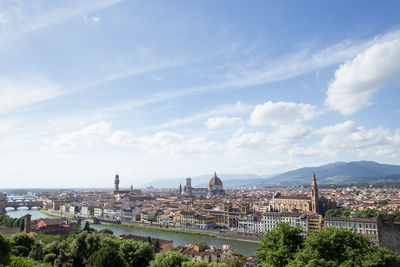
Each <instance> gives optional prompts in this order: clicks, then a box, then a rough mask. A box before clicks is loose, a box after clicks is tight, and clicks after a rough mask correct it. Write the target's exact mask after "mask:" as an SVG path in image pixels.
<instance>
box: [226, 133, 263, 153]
mask: <svg viewBox="0 0 400 267" xmlns="http://www.w3.org/2000/svg"><path fill="white" fill-rule="evenodd" d="M267 142H268V139H267V136H266V135H265V133H264V132H255V133H243V134H240V135H234V136H233V137H232V138H231V139H230V140H229V141H228V147H229V148H241V149H262V148H263V147H265V145H266V144H267Z"/></svg>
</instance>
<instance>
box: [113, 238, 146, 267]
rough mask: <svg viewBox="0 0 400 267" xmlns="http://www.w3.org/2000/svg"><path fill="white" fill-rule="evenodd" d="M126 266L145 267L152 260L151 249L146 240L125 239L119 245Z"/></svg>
mask: <svg viewBox="0 0 400 267" xmlns="http://www.w3.org/2000/svg"><path fill="white" fill-rule="evenodd" d="M120 251H121V255H122V258H123V259H124V261H125V263H126V266H132V267H134V266H137V267H146V266H149V263H150V261H151V260H153V251H152V249H151V246H150V245H149V244H148V243H147V242H138V241H134V240H127V241H125V242H123V243H122V244H121V246H120Z"/></svg>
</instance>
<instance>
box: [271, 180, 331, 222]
mask: <svg viewBox="0 0 400 267" xmlns="http://www.w3.org/2000/svg"><path fill="white" fill-rule="evenodd" d="M334 207H336V203H335V201H334V200H328V199H326V198H324V197H320V196H319V195H318V185H317V178H316V177H315V173H314V174H313V176H312V183H311V196H283V195H281V194H280V193H279V192H278V193H276V194H275V195H274V197H273V198H272V201H271V202H270V203H269V211H276V212H301V213H316V214H322V215H324V214H325V212H326V211H327V210H328V209H332V208H334Z"/></svg>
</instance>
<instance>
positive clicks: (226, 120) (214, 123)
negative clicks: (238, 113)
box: [204, 117, 241, 129]
mask: <svg viewBox="0 0 400 267" xmlns="http://www.w3.org/2000/svg"><path fill="white" fill-rule="evenodd" d="M240 120H241V119H240V118H239V117H214V118H209V119H208V120H207V121H206V122H205V123H204V125H206V126H207V127H208V128H210V129H215V128H218V127H222V126H229V125H233V124H235V123H237V122H239V121H240Z"/></svg>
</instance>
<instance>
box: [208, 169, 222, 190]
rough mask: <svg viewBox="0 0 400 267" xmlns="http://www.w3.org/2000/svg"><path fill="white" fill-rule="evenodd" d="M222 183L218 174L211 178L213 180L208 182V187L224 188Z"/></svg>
mask: <svg viewBox="0 0 400 267" xmlns="http://www.w3.org/2000/svg"><path fill="white" fill-rule="evenodd" d="M222 186H223V185H222V181H221V179H219V177H218V176H217V173H216V172H215V173H214V176H213V177H212V178H211V180H210V181H209V182H208V187H213V188H215V187H221V188H222Z"/></svg>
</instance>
